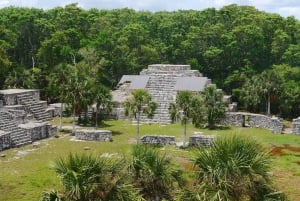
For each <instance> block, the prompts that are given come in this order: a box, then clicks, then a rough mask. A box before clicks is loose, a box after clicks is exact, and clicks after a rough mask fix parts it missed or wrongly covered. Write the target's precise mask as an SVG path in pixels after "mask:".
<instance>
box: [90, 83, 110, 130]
mask: <svg viewBox="0 0 300 201" xmlns="http://www.w3.org/2000/svg"><path fill="white" fill-rule="evenodd" d="M94 97H95V102H96V120H95V127H96V129H97V128H98V114H99V108H100V107H101V108H103V109H104V110H106V111H108V112H110V111H111V110H112V102H111V100H112V95H111V93H110V90H109V89H107V88H106V87H104V86H101V85H100V86H96V87H95V91H94Z"/></svg>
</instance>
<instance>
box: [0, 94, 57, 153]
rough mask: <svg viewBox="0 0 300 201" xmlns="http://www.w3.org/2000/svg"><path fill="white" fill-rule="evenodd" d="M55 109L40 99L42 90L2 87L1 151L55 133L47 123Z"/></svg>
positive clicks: (0, 103) (0, 113) (0, 110)
mask: <svg viewBox="0 0 300 201" xmlns="http://www.w3.org/2000/svg"><path fill="white" fill-rule="evenodd" d="M54 110H55V109H54V108H49V107H48V105H47V102H46V101H40V93H39V90H33V89H30V90H29V89H7V90H0V151H1V150H3V149H8V148H13V147H19V146H22V145H26V144H30V143H32V142H34V141H36V140H40V139H44V138H47V137H50V136H54V135H56V133H57V129H56V127H55V126H52V125H50V124H49V123H48V122H49V120H51V119H52V117H53V116H54Z"/></svg>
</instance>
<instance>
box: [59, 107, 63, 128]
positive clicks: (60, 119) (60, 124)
mask: <svg viewBox="0 0 300 201" xmlns="http://www.w3.org/2000/svg"><path fill="white" fill-rule="evenodd" d="M62 113H63V103H60V117H59V130H62Z"/></svg>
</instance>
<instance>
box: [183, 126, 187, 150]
mask: <svg viewBox="0 0 300 201" xmlns="http://www.w3.org/2000/svg"><path fill="white" fill-rule="evenodd" d="M186 122H187V121H186V120H184V131H183V147H185V143H186Z"/></svg>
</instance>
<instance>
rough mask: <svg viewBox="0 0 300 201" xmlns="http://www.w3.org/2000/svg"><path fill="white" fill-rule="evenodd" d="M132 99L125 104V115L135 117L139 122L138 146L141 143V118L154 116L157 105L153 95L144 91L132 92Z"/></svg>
mask: <svg viewBox="0 0 300 201" xmlns="http://www.w3.org/2000/svg"><path fill="white" fill-rule="evenodd" d="M131 95H132V97H131V98H129V99H127V100H126V101H125V102H124V108H125V115H126V116H134V118H135V119H136V120H137V131H136V133H137V136H136V137H137V139H136V140H137V144H139V142H140V117H141V114H142V113H144V114H147V116H148V118H152V117H153V116H154V112H155V110H156V108H157V103H156V102H154V101H152V97H151V95H150V94H149V93H148V91H146V90H144V89H137V90H134V91H132V92H131Z"/></svg>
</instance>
